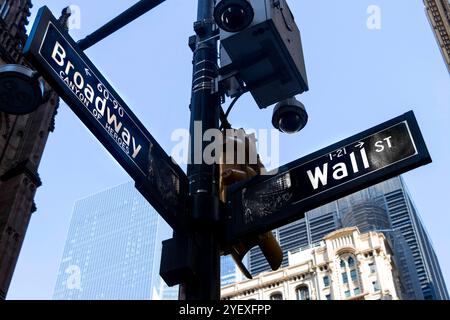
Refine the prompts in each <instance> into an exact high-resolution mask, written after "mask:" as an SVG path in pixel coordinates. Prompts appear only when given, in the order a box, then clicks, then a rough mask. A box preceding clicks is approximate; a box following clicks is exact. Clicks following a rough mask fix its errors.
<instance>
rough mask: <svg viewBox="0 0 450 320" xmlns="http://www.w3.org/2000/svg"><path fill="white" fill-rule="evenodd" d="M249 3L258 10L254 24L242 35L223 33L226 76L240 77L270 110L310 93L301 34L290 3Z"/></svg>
mask: <svg viewBox="0 0 450 320" xmlns="http://www.w3.org/2000/svg"><path fill="white" fill-rule="evenodd" d="M246 1H248V2H249V3H250V4H251V6H252V7H253V10H254V18H253V21H252V22H251V24H250V25H249V26H248V27H246V28H245V29H244V30H241V31H238V32H227V31H225V30H223V29H221V30H220V32H221V34H220V39H221V46H222V48H221V49H222V50H221V51H222V54H221V67H222V74H223V73H227V72H230V73H232V72H233V71H234V72H235V73H237V75H236V77H237V78H238V79H240V80H241V81H243V82H244V83H245V85H246V87H247V88H248V89H249V91H250V92H251V94H252V95H253V97H254V99H255V101H256V103H257V104H258V106H259V107H260V108H266V107H268V106H270V105H272V104H274V103H277V102H279V101H281V100H284V99H287V98H290V97H293V96H295V95H297V94H301V93H303V92H305V91H307V90H308V80H307V77H306V69H305V62H304V58H303V50H302V44H301V37H300V31H299V29H298V27H297V25H296V23H295V20H294V16H293V15H292V13H291V10H290V9H289V7H288V5H287V3H286V0H246ZM234 83H236V81H235V82H234ZM234 89H235V88H234ZM228 94H230V92H228Z"/></svg>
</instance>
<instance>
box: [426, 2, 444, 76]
mask: <svg viewBox="0 0 450 320" xmlns="http://www.w3.org/2000/svg"><path fill="white" fill-rule="evenodd" d="M423 2H424V4H425V10H426V13H427V17H428V20H429V21H430V24H431V27H432V28H433V31H434V34H435V36H436V40H437V42H438V45H439V48H440V49H441V52H442V55H443V56H444V60H445V63H446V64H447V68H448V71H449V72H450V3H449V0H424V1H423Z"/></svg>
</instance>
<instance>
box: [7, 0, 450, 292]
mask: <svg viewBox="0 0 450 320" xmlns="http://www.w3.org/2000/svg"><path fill="white" fill-rule="evenodd" d="M136 1H137V0H122V1H106V0H100V1H87V0H77V1H76V2H75V3H74V2H72V1H67V0H51V1H37V0H35V1H33V3H34V8H33V16H32V19H34V16H35V13H36V12H37V10H38V8H39V7H41V6H42V5H47V6H49V7H50V9H51V10H52V11H53V12H54V14H55V15H57V16H58V15H59V12H60V11H61V9H62V8H63V7H64V6H66V5H70V4H76V5H78V6H79V7H80V8H81V14H82V17H81V19H82V20H81V29H80V30H74V31H72V36H73V37H74V38H75V39H77V40H78V39H80V38H82V37H84V36H85V35H87V34H89V33H90V32H91V31H93V30H95V29H96V28H97V27H99V26H100V25H102V24H103V23H105V22H106V21H108V20H109V19H110V18H112V17H114V16H115V15H116V14H118V13H119V12H121V11H123V10H124V9H126V8H127V7H129V6H130V5H132V4H133V3H135V2H136ZM290 5H291V7H292V11H293V13H294V15H295V17H296V20H297V23H298V25H299V26H300V29H301V31H302V37H303V46H304V52H305V59H306V65H307V70H308V75H309V82H310V91H309V92H308V93H306V94H304V95H302V96H301V97H300V98H301V100H302V102H304V103H305V105H306V107H307V109H308V111H309V115H310V122H309V124H308V126H307V127H306V128H305V129H304V130H303V131H302V132H301V133H299V134H296V135H292V136H284V135H283V136H281V155H280V161H281V162H282V163H286V162H289V161H292V160H294V159H297V158H298V157H300V156H303V155H306V154H308V153H311V152H313V151H315V150H318V149H320V148H322V147H325V146H328V145H329V144H331V143H334V142H337V141H339V140H341V139H342V138H346V137H348V136H351V135H353V134H355V133H358V132H360V131H362V130H364V129H367V128H369V127H372V126H374V125H376V124H379V123H381V122H384V121H385V120H388V119H390V118H393V117H395V116H398V115H400V114H402V113H404V112H406V111H408V110H411V109H413V110H414V111H415V114H416V117H417V119H418V121H419V124H420V126H421V128H422V132H423V134H424V137H425V140H426V143H427V145H428V147H429V151H430V153H431V155H432V157H433V160H434V162H433V164H431V165H429V166H427V167H423V168H419V169H417V170H414V171H412V172H409V173H407V174H405V175H404V178H405V181H406V183H407V185H408V187H409V190H410V192H411V195H412V197H413V199H414V201H415V204H416V205H417V207H418V209H419V212H420V214H421V216H422V219H423V221H424V223H425V225H426V228H427V229H428V232H429V234H430V236H431V238H432V240H433V243H434V247H435V250H436V252H437V255H438V257H439V260H440V263H441V267H442V269H443V272H444V275H445V278H446V280H447V282H448V283H450V250H448V246H449V244H450V235H449V226H450V214H449V213H448V211H449V210H448V208H449V207H450V206H449V200H448V198H449V190H450V170H449V168H448V166H449V160H450V132H449V131H450V129H449V128H450V126H449V124H450V90H449V89H450V76H449V74H448V71H447V69H446V67H445V64H444V62H443V59H442V57H441V54H440V52H439V49H438V47H437V44H436V41H435V38H434V35H433V33H432V31H431V28H430V26H429V24H428V21H427V18H426V16H425V13H424V8H423V3H422V0H396V1H392V0H358V1H353V0H341V1H335V0H315V1H306V0H302V1H299V0H291V1H290ZM369 5H378V6H379V7H380V8H381V10H382V11H381V14H382V15H381V18H382V25H381V30H369V29H368V28H367V26H366V21H367V18H368V14H367V13H366V10H367V8H368V6H369ZM195 15H196V1H194V0H191V1H187V0H167V1H166V3H164V4H162V5H161V6H160V7H158V8H157V9H155V10H154V11H152V12H150V13H148V14H147V15H145V16H144V17H142V18H141V19H139V20H137V21H135V22H134V23H133V24H131V25H129V26H128V27H126V28H125V29H123V30H121V31H120V32H118V33H117V34H115V35H114V36H111V37H110V38H108V39H107V40H105V41H103V42H102V43H100V44H98V45H96V46H95V47H93V48H92V49H89V50H88V51H87V54H88V56H89V57H90V58H91V60H92V61H93V62H94V63H95V64H96V65H97V66H98V68H99V69H100V70H101V71H102V72H103V73H104V75H105V76H106V77H107V79H109V80H110V82H111V83H112V84H113V85H114V86H115V88H116V89H117V91H118V92H119V93H120V94H121V95H122V97H123V98H124V100H125V101H127V103H128V105H129V106H130V107H131V108H132V109H133V110H134V112H135V113H136V114H137V116H138V117H139V118H140V119H141V120H142V122H143V123H144V124H145V125H146V126H147V128H148V129H149V131H150V132H151V133H152V134H153V135H154V137H155V138H156V139H157V140H158V141H160V143H161V145H162V146H163V147H164V148H165V149H166V150H167V151H170V150H171V149H172V148H173V147H174V142H171V140H170V137H171V134H172V132H173V130H175V129H179V128H186V129H187V127H188V122H189V110H188V105H189V98H190V83H191V59H192V55H191V52H190V49H189V48H188V47H187V39H188V37H189V36H190V35H191V34H192V33H193V31H192V22H193V20H194V19H195ZM271 115H272V110H271V108H269V109H267V110H264V111H260V110H259V109H258V108H257V106H256V105H255V103H254V102H253V101H252V99H251V97H250V96H245V97H244V98H243V99H242V100H241V101H240V102H239V103H238V105H237V107H236V109H235V111H233V113H232V118H231V120H232V123H233V124H234V125H236V126H242V127H248V128H267V129H271V125H270V120H271ZM40 175H41V177H42V180H43V183H44V184H43V186H42V187H41V188H40V189H39V190H38V193H37V197H36V203H37V208H38V211H37V212H36V213H35V214H34V215H33V217H32V219H31V222H30V226H29V228H28V232H27V235H26V239H25V243H24V245H23V248H22V253H21V256H20V259H19V262H18V266H17V269H16V272H15V275H14V278H13V282H12V285H11V288H10V292H9V296H8V298H9V299H49V298H51V296H52V292H53V288H54V284H55V281H56V275H57V269H58V266H59V262H60V258H61V255H62V252H63V247H64V242H65V240H66V234H67V230H68V227H69V222H70V217H71V213H72V208H73V204H74V202H75V201H76V200H77V199H80V198H83V197H85V196H88V195H90V194H93V193H95V192H98V191H100V190H102V189H105V188H108V187H110V186H113V185H117V184H119V183H121V182H124V181H128V180H129V178H128V177H127V175H126V174H125V172H124V170H123V169H122V168H121V167H120V166H119V165H118V164H117V163H116V162H115V160H114V159H113V158H112V157H111V156H110V155H108V153H107V152H106V150H105V149H104V148H103V147H102V146H101V145H100V143H99V142H97V141H96V139H95V138H94V137H93V136H92V134H91V133H90V132H89V131H88V130H87V129H85V127H84V126H83V125H82V124H81V122H80V121H79V120H78V119H77V117H76V116H75V115H74V114H73V113H72V111H70V110H69V108H68V107H67V106H66V105H65V104H64V103H62V104H61V107H60V109H59V113H58V116H57V118H56V131H55V133H53V134H51V136H50V139H49V141H48V144H47V147H46V150H45V153H44V157H43V159H42V164H41V167H40Z"/></svg>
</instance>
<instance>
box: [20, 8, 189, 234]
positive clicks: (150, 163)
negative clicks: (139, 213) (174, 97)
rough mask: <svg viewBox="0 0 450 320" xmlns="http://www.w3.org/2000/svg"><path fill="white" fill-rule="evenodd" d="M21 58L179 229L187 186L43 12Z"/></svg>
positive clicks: (53, 20)
mask: <svg viewBox="0 0 450 320" xmlns="http://www.w3.org/2000/svg"><path fill="white" fill-rule="evenodd" d="M24 52H25V56H26V58H27V59H28V60H29V61H30V62H32V64H33V66H34V67H36V68H37V69H38V71H39V72H40V73H41V75H42V76H43V77H44V78H45V80H46V81H48V82H49V83H50V84H51V86H52V88H53V89H54V90H55V91H56V92H57V93H58V94H59V95H60V96H61V97H62V98H63V99H64V101H65V102H66V103H67V105H68V106H69V107H70V108H71V109H72V111H73V112H74V113H75V114H76V115H77V116H78V117H79V118H80V119H81V121H82V122H83V123H84V124H85V125H86V126H87V127H88V128H89V129H90V130H91V132H92V133H93V134H94V136H95V137H96V138H97V139H98V140H100V142H101V143H102V144H103V145H104V146H105V148H106V149H107V150H108V151H109V152H110V153H111V154H112V155H113V157H114V158H115V159H116V160H117V161H118V162H119V163H120V165H122V167H123V168H124V169H125V170H126V171H127V172H128V174H129V175H130V176H131V177H132V178H133V179H134V180H135V181H136V187H137V188H138V189H139V191H140V192H141V193H142V194H143V195H144V196H145V197H146V198H147V200H148V201H149V202H150V203H151V204H152V205H153V207H154V208H155V209H156V210H157V211H158V212H159V213H160V214H161V216H162V217H163V218H164V219H165V220H166V221H167V222H168V223H169V224H170V225H171V226H172V227H175V225H177V224H183V218H184V217H185V214H186V212H185V211H186V208H187V195H188V182H187V177H186V175H185V174H184V172H183V171H182V170H181V168H180V167H179V166H178V165H177V164H175V163H174V162H173V161H172V159H171V158H170V157H169V156H168V155H167V154H166V153H165V152H164V150H163V149H162V148H161V146H160V145H159V144H158V143H157V142H156V140H155V139H154V138H153V137H152V136H151V134H150V133H149V132H148V131H147V130H146V128H145V127H144V125H143V124H142V123H141V122H140V121H139V119H138V118H137V117H136V116H135V115H134V114H133V112H132V111H131V110H130V108H129V107H128V106H127V105H126V103H125V102H124V101H123V100H122V99H121V97H120V96H119V95H118V94H117V92H116V91H115V90H114V88H113V87H112V86H111V85H110V84H109V83H108V82H107V81H106V79H105V78H104V77H103V76H102V74H101V73H100V72H99V71H98V70H97V68H96V67H95V66H94V65H93V64H92V62H91V61H90V60H89V59H88V57H87V56H86V55H85V54H84V53H83V52H82V51H81V50H80V49H79V47H78V46H77V44H76V43H75V41H74V40H73V39H72V38H71V37H70V35H69V34H68V33H67V31H65V30H64V29H63V28H61V26H60V24H59V22H58V21H57V20H56V18H55V17H54V16H53V15H52V13H51V12H50V10H49V9H48V8H47V7H43V8H41V9H40V10H39V13H38V16H37V18H36V22H35V24H34V26H33V30H32V32H31V35H30V37H29V39H28V42H27V44H26V47H25V50H24ZM89 156H90V155H88V154H86V157H89Z"/></svg>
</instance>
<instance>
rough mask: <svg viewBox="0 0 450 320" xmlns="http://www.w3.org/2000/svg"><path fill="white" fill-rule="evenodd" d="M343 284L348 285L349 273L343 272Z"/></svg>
mask: <svg viewBox="0 0 450 320" xmlns="http://www.w3.org/2000/svg"><path fill="white" fill-rule="evenodd" d="M342 282H343V283H348V277H347V272H342Z"/></svg>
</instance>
